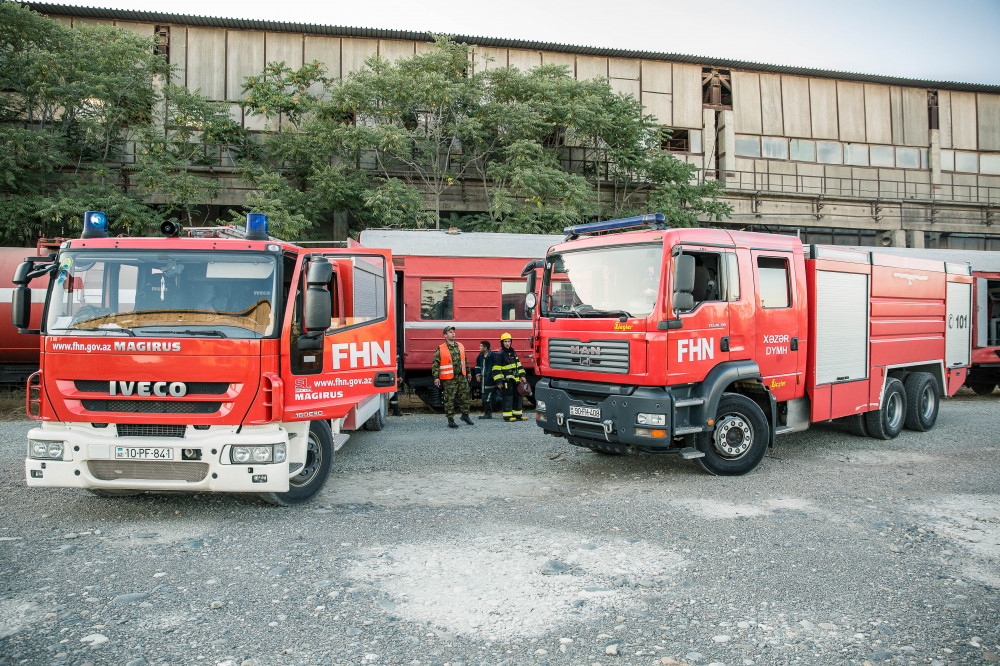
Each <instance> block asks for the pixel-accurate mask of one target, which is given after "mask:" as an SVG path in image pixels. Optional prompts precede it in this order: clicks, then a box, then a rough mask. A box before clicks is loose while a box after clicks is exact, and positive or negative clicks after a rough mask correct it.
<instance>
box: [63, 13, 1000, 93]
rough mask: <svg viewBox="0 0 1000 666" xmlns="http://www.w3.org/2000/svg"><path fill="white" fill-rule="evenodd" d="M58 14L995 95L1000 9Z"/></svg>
mask: <svg viewBox="0 0 1000 666" xmlns="http://www.w3.org/2000/svg"><path fill="white" fill-rule="evenodd" d="M54 4H65V5H77V6H89V7H108V8H115V9H133V10H142V11H156V12H164V13H171V14H193V15H198V16H218V17H225V18H244V19H261V20H269V21H288V22H293V23H312V24H320V25H336V26H348V27H357V28H384V29H391V30H409V31H417V32H434V33H443V34H453V35H469V36H483V37H497V38H506V39H521V40H531V41H541V42H551V43H559V44H575V45H580V46H596V47H605V48H618V49H628V50H634V51H654V52H657V53H676V54H688V55H697V56H704V57H714V58H724V59H732V60H745V61H749V62H756V63H765V64H776V65H788V66H793V67H810V68H816V69H827V70H835V71H842V72H852V73H860V74H877V75H882V76H899V77H904V78H911V79H925V80H930V81H958V82H961V83H985V84H994V85H1000V0H951V1H949V0H934V1H931V0H832V1H827V2H816V1H815V0H799V1H797V2H796V1H794V0H743V1H739V0H710V1H708V2H699V1H697V0H686V1H678V0H601V1H597V0H576V1H573V2H570V1H568V0H501V1H499V2H490V1H489V0H479V1H478V2H470V1H469V0H332V1H330V0H326V1H325V2H324V1H323V0H313V1H311V2H310V1H306V0H280V1H277V2H276V1H275V0H267V1H265V0H238V1H236V0H131V1H119V0H80V1H79V2H57V3H54Z"/></svg>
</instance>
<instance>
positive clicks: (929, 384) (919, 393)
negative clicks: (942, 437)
mask: <svg viewBox="0 0 1000 666" xmlns="http://www.w3.org/2000/svg"><path fill="white" fill-rule="evenodd" d="M903 388H904V389H905V390H906V405H907V406H906V427H907V428H909V429H910V430H916V431H917V432H927V431H928V430H930V429H931V428H933V427H934V423H935V422H937V417H938V408H939V407H940V406H941V389H939V388H938V383H937V380H935V379H934V376H933V375H931V374H929V373H927V372H915V373H913V374H912V375H910V376H909V377H907V378H906V383H904V384H903Z"/></svg>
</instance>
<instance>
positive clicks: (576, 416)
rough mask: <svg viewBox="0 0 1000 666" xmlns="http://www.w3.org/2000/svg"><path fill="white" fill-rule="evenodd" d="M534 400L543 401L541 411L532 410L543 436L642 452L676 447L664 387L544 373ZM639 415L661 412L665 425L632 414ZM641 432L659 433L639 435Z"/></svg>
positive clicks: (670, 403)
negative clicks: (571, 378) (656, 433)
mask: <svg viewBox="0 0 1000 666" xmlns="http://www.w3.org/2000/svg"><path fill="white" fill-rule="evenodd" d="M535 399H536V400H537V401H541V402H544V403H545V411H544V412H541V411H538V412H537V416H536V420H535V423H536V424H538V426H539V427H541V428H542V429H544V430H545V431H546V432H547V433H548V434H551V435H558V436H562V437H566V438H568V439H569V440H571V441H572V440H584V441H593V442H598V443H609V444H621V445H625V446H632V447H636V448H638V449H640V450H644V451H654V452H657V451H659V452H662V451H665V450H667V449H670V448H673V447H675V444H674V442H673V432H674V431H673V415H674V396H673V395H672V394H671V393H670V391H669V390H667V389H663V388H658V387H652V386H616V385H611V384H599V383H595V382H580V381H569V380H558V379H555V380H553V379H550V378H547V377H546V378H543V379H540V380H539V381H538V384H537V385H536V386H535ZM594 410H597V411H596V412H595V411H594ZM641 413H643V414H663V415H664V416H665V422H664V425H662V426H661V425H656V426H651V425H646V424H640V423H639V422H638V419H637V417H638V415H639V414H641ZM637 430H639V431H640V432H639V433H637ZM642 430H648V431H654V430H655V431H660V433H661V434H662V436H658V437H655V436H652V435H647V434H642V433H641V431H642Z"/></svg>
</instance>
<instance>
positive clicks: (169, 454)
mask: <svg viewBox="0 0 1000 666" xmlns="http://www.w3.org/2000/svg"><path fill="white" fill-rule="evenodd" d="M115 459H116V460H173V459H174V450H173V449H157V448H153V447H151V446H144V447H132V446H116V447H115Z"/></svg>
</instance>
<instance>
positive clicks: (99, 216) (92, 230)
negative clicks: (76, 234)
mask: <svg viewBox="0 0 1000 666" xmlns="http://www.w3.org/2000/svg"><path fill="white" fill-rule="evenodd" d="M107 237H108V216H107V215H105V214H104V213H102V212H101V211H99V210H88V211H87V212H86V213H84V214H83V233H81V234H80V238H107Z"/></svg>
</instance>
